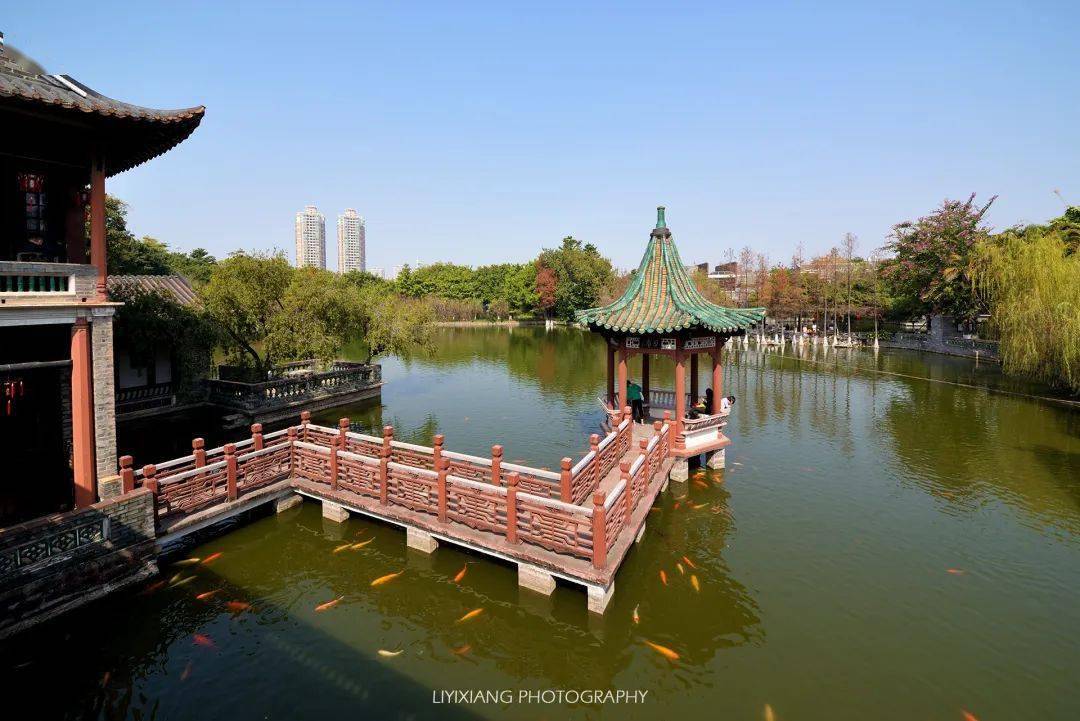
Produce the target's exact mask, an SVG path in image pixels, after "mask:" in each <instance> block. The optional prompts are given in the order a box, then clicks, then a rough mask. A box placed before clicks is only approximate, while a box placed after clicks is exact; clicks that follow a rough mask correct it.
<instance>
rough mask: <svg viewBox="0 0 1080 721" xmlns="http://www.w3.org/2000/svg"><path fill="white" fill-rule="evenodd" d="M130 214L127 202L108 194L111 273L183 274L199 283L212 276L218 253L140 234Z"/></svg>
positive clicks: (106, 238) (106, 228) (106, 215)
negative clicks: (182, 248)
mask: <svg viewBox="0 0 1080 721" xmlns="http://www.w3.org/2000/svg"><path fill="white" fill-rule="evenodd" d="M127 214H128V206H127V203H125V202H124V201H122V200H120V199H119V198H117V197H115V196H112V195H106V196H105V243H106V252H107V253H108V266H109V267H108V271H109V274H110V275H172V274H179V275H183V276H184V277H186V278H188V279H189V280H191V281H193V282H194V283H195V284H202V283H205V282H206V281H208V280H209V279H210V272H211V271H212V270H213V267H214V265H215V264H216V263H217V261H216V259H215V258H214V256H212V255H210V254H209V253H207V252H206V251H205V250H204V249H202V248H196V249H195V250H193V251H191V253H181V252H177V251H172V250H169V247H168V246H167V245H166V244H165V243H162V242H161V241H160V240H157V239H156V238H151V237H150V236H148V235H146V236H143V237H142V238H136V237H135V235H134V234H133V233H132V232H131V231H130V230H128V227H127Z"/></svg>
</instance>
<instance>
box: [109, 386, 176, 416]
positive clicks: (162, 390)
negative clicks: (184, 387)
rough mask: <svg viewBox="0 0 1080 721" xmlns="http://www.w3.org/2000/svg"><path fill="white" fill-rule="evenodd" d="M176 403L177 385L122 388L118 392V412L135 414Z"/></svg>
mask: <svg viewBox="0 0 1080 721" xmlns="http://www.w3.org/2000/svg"><path fill="white" fill-rule="evenodd" d="M175 402H176V385H175V384H173V383H158V384H156V385H152V386H139V387H137V388H122V389H120V390H118V391H116V412H117V413H134V412H136V411H143V410H148V409H151V408H163V407H165V406H171V405H173V404H174V403H175Z"/></svg>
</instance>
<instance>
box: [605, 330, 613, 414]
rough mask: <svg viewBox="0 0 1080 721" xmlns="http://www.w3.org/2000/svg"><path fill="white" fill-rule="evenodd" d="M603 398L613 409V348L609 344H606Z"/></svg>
mask: <svg viewBox="0 0 1080 721" xmlns="http://www.w3.org/2000/svg"><path fill="white" fill-rule="evenodd" d="M604 398H606V399H607V402H608V405H609V406H611V407H612V408H614V407H615V347H614V346H612V345H611V343H608V344H607V388H606V389H605V390H604Z"/></svg>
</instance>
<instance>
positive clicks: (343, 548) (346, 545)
mask: <svg viewBox="0 0 1080 721" xmlns="http://www.w3.org/2000/svg"><path fill="white" fill-rule="evenodd" d="M346 548H352V544H351V543H346V544H345V545H344V546H338V547H337V548H335V549H334V553H341V552H342V551H344V550H345V549H346Z"/></svg>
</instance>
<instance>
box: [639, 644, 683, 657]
mask: <svg viewBox="0 0 1080 721" xmlns="http://www.w3.org/2000/svg"><path fill="white" fill-rule="evenodd" d="M645 644H646V645H647V646H648V647H649V648H651V649H652V650H653V651H656V652H657V653H658V654H660V655H661V656H663V657H664V658H666V659H667V660H668V661H678V660H679V654H677V653H675V652H674V651H672V650H671V649H670V648H668V647H667V646H661V645H660V644H658V643H653V642H652V641H646V642H645Z"/></svg>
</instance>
